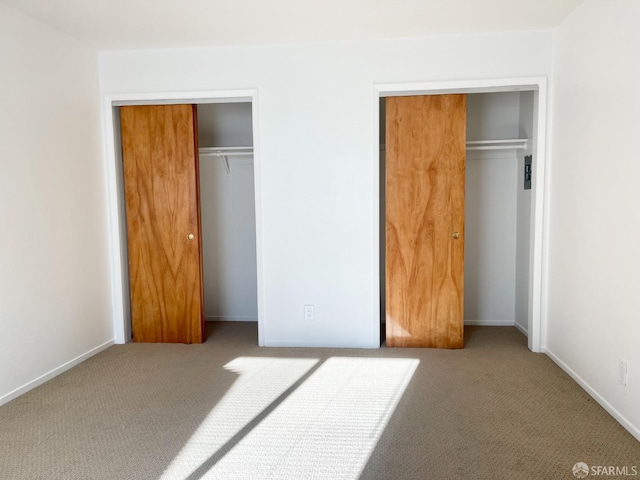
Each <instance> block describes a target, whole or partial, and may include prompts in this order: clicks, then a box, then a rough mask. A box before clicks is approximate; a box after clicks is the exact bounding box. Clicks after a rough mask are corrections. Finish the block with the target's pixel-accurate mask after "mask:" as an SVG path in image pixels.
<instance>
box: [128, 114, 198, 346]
mask: <svg viewBox="0 0 640 480" xmlns="http://www.w3.org/2000/svg"><path fill="white" fill-rule="evenodd" d="M120 117H121V130H122V155H123V162H124V187H125V197H126V215H127V241H128V247H129V276H130V290H131V319H132V331H133V341H135V342H174V343H201V342H202V341H204V317H203V308H202V304H203V300H202V260H201V259H202V254H201V248H202V247H201V241H200V208H199V197H200V196H199V192H198V188H199V187H198V158H197V152H198V149H197V125H196V107H195V105H149V106H147V105H145V106H127V107H121V108H120Z"/></svg>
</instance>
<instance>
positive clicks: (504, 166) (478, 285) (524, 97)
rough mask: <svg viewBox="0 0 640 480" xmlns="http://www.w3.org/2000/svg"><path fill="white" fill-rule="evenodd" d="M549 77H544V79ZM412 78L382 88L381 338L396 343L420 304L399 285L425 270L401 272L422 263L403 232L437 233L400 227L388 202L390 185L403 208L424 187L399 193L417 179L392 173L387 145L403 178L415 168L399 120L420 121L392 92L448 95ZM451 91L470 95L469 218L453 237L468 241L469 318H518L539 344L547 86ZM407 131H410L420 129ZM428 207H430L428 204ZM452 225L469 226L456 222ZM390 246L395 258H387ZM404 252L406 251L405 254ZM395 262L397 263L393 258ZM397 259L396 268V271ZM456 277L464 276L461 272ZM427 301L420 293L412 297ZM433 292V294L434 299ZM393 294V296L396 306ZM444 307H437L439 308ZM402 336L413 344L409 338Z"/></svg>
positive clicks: (473, 321) (508, 322)
mask: <svg viewBox="0 0 640 480" xmlns="http://www.w3.org/2000/svg"><path fill="white" fill-rule="evenodd" d="M540 83H541V84H542V85H543V86H544V82H542V81H541V82H540ZM412 87H413V88H411V89H410V90H409V89H408V88H407V90H408V91H406V92H404V91H403V89H402V88H400V89H397V87H393V86H390V87H389V88H388V91H386V92H385V91H384V90H385V88H380V89H379V90H378V92H379V95H378V98H376V102H377V103H378V105H377V106H378V113H379V117H378V120H379V121H378V124H377V131H376V133H377V134H378V139H379V142H378V143H379V164H378V167H379V168H378V175H379V177H378V199H379V211H378V227H379V228H378V232H377V233H378V241H379V280H380V281H379V308H380V345H381V346H384V345H385V344H386V341H387V340H388V339H389V338H391V339H392V344H393V342H396V344H397V337H398V334H399V335H400V336H401V337H402V336H403V335H405V336H408V334H407V333H406V330H407V328H406V324H402V323H400V325H399V326H398V321H397V318H395V317H397V316H400V314H399V313H398V312H400V311H402V310H403V309H410V308H411V307H408V306H407V305H408V304H409V302H411V301H413V300H411V299H410V298H409V297H410V295H411V294H408V295H407V297H406V298H402V299H401V300H400V301H398V300H397V297H398V295H397V289H398V288H400V289H402V288H404V286H405V285H409V284H410V282H411V279H412V278H416V274H415V271H414V272H413V273H406V277H405V279H401V280H400V281H398V280H397V269H398V268H400V269H401V270H410V269H411V268H414V269H415V268H416V267H415V265H413V266H412V262H414V260H415V259H414V254H410V255H407V256H403V255H402V254H400V255H398V249H401V248H415V247H402V246H401V245H402V242H401V241H399V240H398V239H397V237H398V236H402V235H407V236H408V237H411V235H413V236H414V237H415V238H413V240H407V242H406V245H408V244H409V243H411V241H413V242H414V243H413V244H414V245H415V244H416V242H417V243H422V244H423V245H428V243H429V240H425V239H426V238H427V237H428V236H429V234H424V233H422V234H421V233H416V232H417V230H413V227H409V228H410V230H411V231H410V232H408V233H407V232H404V233H403V232H400V233H399V232H398V228H397V225H395V224H393V222H394V215H396V214H395V213H391V214H389V213H388V212H387V194H388V192H387V189H388V188H391V189H392V190H391V191H390V192H391V195H392V197H391V198H390V200H389V201H390V202H395V203H392V205H393V207H392V208H393V209H396V210H397V208H399V207H398V205H401V204H403V203H407V202H411V201H414V200H415V198H416V194H414V193H410V194H406V192H405V194H402V195H400V196H398V194H397V190H398V189H399V188H406V187H407V185H409V189H411V188H413V187H411V186H410V184H407V183H405V184H404V185H403V184H398V183H397V182H396V183H394V182H395V180H394V179H391V180H389V178H388V176H387V175H388V174H389V172H388V171H387V158H386V153H387V148H393V149H394V151H393V153H392V154H391V155H393V157H392V159H391V161H392V162H394V163H393V165H392V167H391V168H392V173H391V176H392V177H396V178H397V177H398V176H402V175H406V173H407V172H406V171H404V170H403V169H405V168H407V165H408V164H407V163H406V160H403V158H402V157H401V154H400V153H398V151H399V150H402V149H401V148H399V147H398V142H399V141H400V140H399V139H398V138H399V136H398V134H397V129H398V128H404V127H398V125H400V124H402V122H405V123H411V122H414V123H415V122H416V118H417V117H412V118H409V115H408V114H407V113H406V112H403V111H401V110H400V111H399V110H398V107H397V106H396V104H395V103H394V104H393V105H391V104H388V103H387V100H388V98H389V97H400V96H401V97H414V96H421V95H440V92H439V91H437V90H435V91H429V89H427V88H425V89H424V91H420V90H419V89H418V88H415V85H414V86H412ZM442 93H443V94H444V95H451V94H454V96H455V95H456V94H457V95H459V96H464V97H465V102H466V118H465V120H464V134H465V137H466V138H464V143H465V144H466V148H465V154H464V157H465V158H464V197H465V200H464V224H463V226H462V227H461V228H454V227H451V230H452V233H451V235H453V238H454V240H452V241H451V245H455V246H457V245H459V244H456V243H455V242H456V240H455V239H456V238H459V239H460V240H463V242H464V268H463V278H464V280H463V282H461V283H462V284H463V288H462V289H461V291H462V292H463V293H462V294H461V295H462V298H463V301H462V303H463V309H462V312H463V314H462V316H463V323H464V325H465V326H466V325H486V326H514V327H516V328H517V329H518V330H520V331H521V332H522V333H523V334H524V335H525V336H527V337H528V343H529V348H530V349H531V350H533V351H538V350H539V335H540V316H539V309H538V308H536V302H538V301H539V288H540V284H539V272H540V266H541V265H540V263H541V262H540V252H539V251H536V246H537V245H538V242H539V239H540V238H541V232H540V230H541V216H540V218H538V217H537V215H536V213H540V211H541V201H542V198H541V196H540V197H538V194H539V193H541V191H540V188H541V184H542V175H541V174H542V170H541V168H540V166H539V165H538V162H539V160H540V155H538V151H539V148H540V146H541V145H544V138H542V139H541V138H539V137H540V133H539V132H540V126H541V125H543V124H544V123H543V122H544V119H541V118H540V108H539V107H540V102H541V95H540V89H539V88H538V86H534V85H522V86H520V87H518V86H516V87H515V88H511V87H510V88H506V87H502V88H501V89H500V88H478V89H472V88H470V89H464V88H460V89H449V90H447V91H443V92H442ZM543 93H544V92H543ZM542 97H544V95H542ZM442 98H444V97H442ZM389 105H391V107H389ZM389 108H392V109H393V110H392V113H391V114H390V115H392V117H391V118H392V120H391V124H393V125H391V126H390V127H389V128H391V130H388V128H387V121H388V118H387V112H388V110H389ZM398 112H400V113H398ZM403 115H404V117H403ZM418 130H419V128H418ZM389 132H390V133H389ZM410 133H411V132H410ZM389 134H390V135H392V139H391V142H393V143H394V146H393V147H389V146H388V145H387V142H388V141H389V139H388V137H387V135H389ZM408 136H409V137H410V136H411V134H409V135H408ZM430 141H431V140H430ZM417 151H418V153H417V154H416V155H422V154H423V152H424V144H423V145H421V146H418V147H417ZM409 155H411V154H409ZM531 159H532V164H531V166H530V167H527V166H526V163H527V162H530V161H531ZM403 162H405V163H403ZM412 168H415V167H412ZM430 175H431V177H428V175H427V177H425V178H429V179H430V181H431V180H433V178H434V173H433V171H431V173H430ZM525 177H526V178H525ZM387 182H391V183H389V184H388V183H387ZM434 185H435V183H434V184H432V186H431V188H436V187H435V186H434ZM438 188H439V187H438ZM417 201H421V200H417ZM424 205H427V203H425V204H424ZM420 208H423V210H424V208H426V209H428V208H429V207H424V206H423V207H420ZM421 211H422V210H421ZM388 215H391V217H388ZM413 218H414V219H415V222H419V221H421V219H420V217H419V216H418V217H416V216H415V214H414V217H413ZM387 222H391V223H387ZM538 222H539V223H538ZM454 223H455V222H454ZM388 229H389V232H391V233H390V234H391V237H389V233H388ZM453 230H460V231H459V232H458V231H455V232H453ZM425 235H426V237H425ZM460 237H461V238H460ZM389 238H390V239H391V241H392V248H391V250H388V249H387V247H388V245H387V239H389ZM458 241H459V240H458ZM425 242H426V243H425ZM435 243H437V242H434V244H435ZM428 248H430V249H431V248H433V249H435V248H436V247H434V246H432V245H429V246H428ZM451 248H455V247H449V250H446V248H445V250H446V251H444V253H443V251H442V250H441V251H440V253H438V252H437V251H436V252H435V253H434V255H440V256H441V255H449V254H450V253H451V251H452V250H451ZM434 251H435V250H434ZM389 252H390V255H391V260H389V259H388V258H387V253H389ZM416 255H417V254H416ZM398 257H401V258H402V259H401V260H398ZM429 261H430V260H429ZM394 263H395V266H394V265H391V266H390V264H394ZM426 263H428V262H426ZM399 265H400V266H399ZM394 268H395V269H396V272H394V270H393V269H394ZM427 268H428V267H427ZM389 269H391V270H389ZM389 272H391V276H394V275H395V277H394V279H393V281H391V282H390V281H389V278H388V277H387V274H388V273H389ZM418 277H419V275H418ZM453 283H455V278H454V282H453ZM423 286H424V285H423ZM387 288H394V289H396V290H395V293H394V295H395V297H394V296H392V297H389V292H388V291H387ZM411 288H413V289H419V288H421V286H420V285H415V284H413V285H411ZM428 288H432V286H431V285H430V286H429V287H428ZM421 301H422V300H420V299H419V300H415V301H413V302H414V303H416V302H421ZM430 301H431V300H427V303H428V302H430ZM436 301H439V300H436ZM389 302H391V304H392V305H391V306H390V305H389ZM394 302H395V306H394V305H393V304H394ZM403 302H404V303H403ZM436 308H437V307H434V308H433V310H435V309H436ZM407 316H408V315H407ZM387 317H389V319H390V321H391V323H390V324H389V325H390V331H391V332H392V333H391V337H389V331H388V330H387ZM431 328H433V327H431ZM532 331H533V335H532V334H531V333H532ZM398 332H399V333H398ZM437 335H440V333H438V334H437ZM394 337H395V339H394ZM401 340H402V339H401ZM400 345H401V346H405V345H403V344H402V343H401V344H400ZM449 348H451V347H449ZM453 348H459V347H453Z"/></svg>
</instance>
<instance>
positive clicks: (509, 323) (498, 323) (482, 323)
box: [464, 320, 515, 327]
mask: <svg viewBox="0 0 640 480" xmlns="http://www.w3.org/2000/svg"><path fill="white" fill-rule="evenodd" d="M464 324H465V325H472V326H478V327H513V326H514V325H515V322H514V321H513V320H465V321H464Z"/></svg>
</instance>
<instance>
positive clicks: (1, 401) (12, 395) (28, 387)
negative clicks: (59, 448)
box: [0, 340, 115, 405]
mask: <svg viewBox="0 0 640 480" xmlns="http://www.w3.org/2000/svg"><path fill="white" fill-rule="evenodd" d="M114 344H115V340H109V341H108V342H105V343H103V344H102V345H98V346H97V347H96V348H92V349H91V350H89V351H88V352H86V353H83V354H82V355H80V356H78V357H76V358H74V359H72V360H69V361H68V362H67V363H63V364H62V365H60V366H59V367H57V368H54V369H53V370H51V371H50V372H48V373H45V374H44V375H41V376H40V377H38V378H36V379H35V380H32V381H30V382H29V383H26V384H24V385H23V386H21V387H18V388H16V389H15V390H13V391H12V392H9V393H7V394H6V395H3V396H2V397H0V405H4V404H5V403H9V402H10V401H11V400H13V399H14V398H18V397H19V396H20V395H22V394H24V393H27V392H28V391H29V390H33V389H34V388H36V387H38V386H40V385H42V384H43V383H45V382H47V381H49V380H51V379H52V378H54V377H57V376H58V375H60V374H61V373H63V372H66V371H67V370H69V369H71V368H73V367H75V366H76V365H78V364H80V363H82V362H84V361H85V360H87V359H88V358H90V357H93V356H94V355H96V354H98V353H100V352H101V351H103V350H105V349H107V348H109V347H110V346H112V345H114Z"/></svg>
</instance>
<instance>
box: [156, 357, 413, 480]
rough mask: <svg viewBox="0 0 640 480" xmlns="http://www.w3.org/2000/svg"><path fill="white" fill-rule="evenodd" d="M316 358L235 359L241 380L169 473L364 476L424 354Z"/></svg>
mask: <svg viewBox="0 0 640 480" xmlns="http://www.w3.org/2000/svg"><path fill="white" fill-rule="evenodd" d="M317 362H318V360H315V359H282V358H278V359H275V358H238V359H236V360H234V361H233V362H231V363H230V364H228V365H227V366H226V367H225V368H227V369H229V370H232V371H234V372H236V373H238V374H239V377H238V379H237V380H236V382H235V383H234V385H233V386H232V388H231V389H230V390H229V391H228V392H227V393H226V395H225V396H224V398H223V399H222V400H221V401H220V402H219V403H218V404H217V405H216V406H215V408H214V409H213V410H212V411H211V412H210V414H209V415H208V416H207V418H206V419H205V420H204V421H203V422H202V424H201V425H200V427H199V428H198V430H197V431H196V432H195V433H194V435H193V436H192V437H191V438H190V439H189V441H188V442H187V444H186V445H185V447H184V448H183V449H182V451H181V452H180V453H179V454H178V456H177V457H176V459H175V460H174V461H173V463H172V464H171V465H170V466H169V467H168V468H167V470H166V471H165V472H164V474H163V477H162V479H163V480H174V479H179V480H186V479H189V480H197V479H200V478H202V479H214V478H215V479H220V478H224V479H251V480H257V479H267V478H296V479H297V478H300V479H303V478H314V479H319V480H322V479H326V480H334V479H357V478H358V477H359V475H360V473H361V471H362V469H363V468H364V466H365V465H366V463H367V460H368V459H369V457H370V455H371V453H372V451H373V449H374V447H375V445H376V443H377V441H378V439H379V438H380V435H381V434H382V432H383V431H384V428H385V427H386V425H387V422H388V421H389V418H390V417H391V415H392V413H393V411H394V410H395V407H396V405H397V404H398V402H399V400H400V398H401V397H402V394H403V393H404V391H405V389H406V387H407V385H408V383H409V381H410V380H411V377H412V376H413V373H414V372H415V369H416V368H417V366H418V363H419V360H416V359H395V358H394V359H389V358H347V357H332V358H330V359H328V360H326V361H324V362H323V363H322V364H320V365H316V364H317ZM305 376H308V378H305ZM296 382H298V383H299V384H298V385H296Z"/></svg>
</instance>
